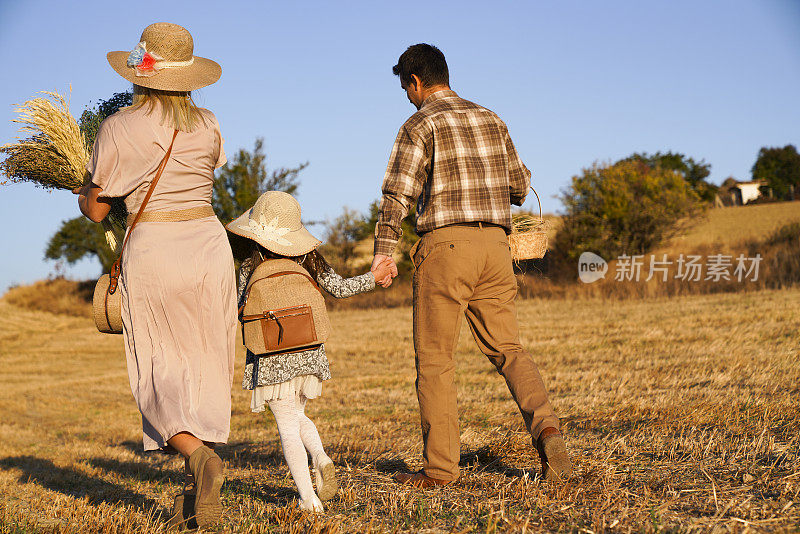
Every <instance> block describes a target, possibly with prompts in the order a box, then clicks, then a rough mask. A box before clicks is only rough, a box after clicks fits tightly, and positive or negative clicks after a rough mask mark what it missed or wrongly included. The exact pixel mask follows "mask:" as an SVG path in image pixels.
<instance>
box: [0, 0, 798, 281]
mask: <svg viewBox="0 0 800 534" xmlns="http://www.w3.org/2000/svg"><path fill="white" fill-rule="evenodd" d="M156 21H169V22H176V23H179V24H181V25H183V26H185V27H187V28H188V29H189V30H190V31H191V32H192V35H193V36H194V40H195V53H196V54H197V55H199V56H203V57H210V58H212V59H215V60H216V61H218V62H219V63H220V64H221V65H222V68H223V74H222V78H221V79H220V81H219V82H218V83H217V84H215V85H213V86H211V87H208V88H206V89H203V90H201V91H199V93H198V94H197V95H196V96H197V100H198V102H199V103H200V104H201V105H203V106H205V107H208V108H210V109H211V110H212V111H214V112H215V113H216V115H217V117H218V119H219V121H220V124H221V127H222V132H223V136H224V137H225V139H226V145H225V146H226V149H227V151H228V154H229V155H230V154H233V153H234V152H235V151H236V150H237V149H238V148H242V147H244V148H251V147H252V146H253V142H254V140H255V138H256V137H259V136H260V137H264V139H265V146H266V151H267V156H268V160H269V164H270V166H292V165H295V164H297V163H300V162H304V161H308V162H310V165H309V167H308V168H307V169H306V170H305V171H303V173H302V174H301V188H300V193H299V200H300V203H301V205H302V207H303V215H304V218H305V219H310V220H322V219H326V218H333V217H335V216H337V215H338V214H339V213H340V212H341V209H342V207H343V206H345V205H346V206H349V207H351V208H354V209H358V210H361V211H363V210H365V209H366V208H367V206H368V205H369V203H370V202H371V201H372V200H374V199H375V198H377V197H378V196H379V193H380V182H381V179H382V177H383V172H384V169H385V165H386V159H387V157H388V155H389V151H390V149H391V145H392V142H393V140H394V136H395V134H396V132H397V129H398V128H399V126H400V125H401V124H402V123H403V121H404V120H405V119H406V118H407V117H408V116H409V115H410V114H411V113H412V112H413V111H414V110H413V108H412V107H411V105H410V104H409V103H408V101H407V100H406V98H405V95H404V93H403V92H402V91H401V90H400V87H399V82H398V80H397V78H396V77H394V76H392V74H391V67H392V65H394V63H395V62H396V59H397V57H398V56H399V55H400V53H402V51H403V50H404V49H405V48H406V47H407V46H408V45H410V44H414V43H417V42H429V43H433V44H435V45H437V46H439V47H440V48H441V49H442V51H443V52H444V53H445V55H446V56H447V60H448V63H449V66H450V73H451V84H452V87H453V89H454V90H456V91H457V92H459V93H460V94H461V95H462V96H463V97H465V98H467V99H469V100H474V101H476V102H478V103H480V104H482V105H484V106H486V107H488V108H490V109H492V110H494V111H496V112H497V113H499V114H500V116H501V117H502V118H503V119H504V120H505V121H506V123H507V124H508V126H509V130H510V132H511V135H512V137H513V139H514V141H515V143H516V145H517V148H518V150H519V152H520V154H521V155H522V157H523V160H524V161H525V162H526V163H527V165H528V167H530V168H531V170H532V171H533V174H534V186H535V187H536V188H537V190H538V191H539V193H540V195H541V196H542V200H543V204H544V209H545V211H553V212H557V211H558V210H559V209H560V204H559V202H558V200H557V199H556V198H554V197H555V195H557V194H558V192H559V191H560V190H561V189H563V188H564V187H565V186H566V185H567V184H568V183H569V180H570V178H571V177H572V176H573V175H575V174H577V173H579V172H580V170H581V168H583V167H586V166H589V165H590V164H591V163H592V162H593V161H596V160H600V161H606V160H615V159H618V158H621V157H624V156H626V155H629V154H630V153H632V152H637V151H648V152H655V151H658V150H661V151H665V150H673V151H679V152H682V153H685V154H687V155H689V156H692V157H694V158H695V159H698V160H699V159H704V160H705V161H706V162H708V163H711V165H712V172H711V181H713V182H715V183H720V182H722V180H724V179H725V178H726V177H728V176H731V175H732V176H734V177H736V178H739V179H747V178H749V175H750V167H751V166H752V164H753V162H754V161H755V157H756V154H757V152H758V149H759V148H760V147H761V146H783V145H785V144H787V143H793V144H795V145H800V106H798V102H797V99H798V96H797V95H798V94H800V1H798V0H761V1H755V0H750V1H744V0H730V1H698V0H695V1H683V0H675V1H670V2H650V1H642V0H638V1H614V0H609V1H604V2H595V1H585V2H579V1H562V2H552V1H548V2H532V1H531V2H523V1H517V2H511V1H500V2H494V3H489V2H471V1H460V2H415V1H410V0H409V1H405V2H391V3H389V2H376V1H372V2H343V1H342V2H304V1H297V2H273V1H263V2H239V1H235V0H232V1H227V2H208V1H205V0H197V1H193V2H177V1H174V2H163V3H162V2H151V1H144V0H143V1H139V2H125V3H120V4H113V3H108V2H101V1H84V2H79V3H78V2H56V1H52V2H42V1H37V0H26V1H24V2H23V1H19V0H18V1H7V0H4V1H2V2H0V64H2V65H3V83H2V84H0V142H7V141H11V140H13V139H14V138H15V137H16V135H17V133H16V126H15V125H13V124H11V122H10V120H11V119H12V118H13V116H14V115H13V113H12V109H13V105H14V104H18V103H21V102H23V101H25V100H26V99H28V98H30V97H31V96H33V95H34V94H35V93H36V92H37V91H41V90H58V91H60V92H64V91H66V90H68V88H69V85H70V84H72V111H73V113H74V114H75V115H79V114H80V112H81V111H82V110H83V108H84V107H85V106H86V105H87V104H89V103H90V102H96V101H97V100H98V99H102V98H107V97H108V96H110V95H111V94H113V93H114V92H117V91H123V90H126V89H127V88H128V85H127V82H126V81H125V80H123V79H122V78H121V77H119V76H118V75H117V74H116V73H114V71H112V70H111V68H110V67H109V66H108V64H107V63H106V59H105V54H106V52H107V51H110V50H130V49H132V48H133V47H134V46H135V45H136V43H137V42H138V38H139V35H140V34H141V31H142V29H143V28H144V27H145V26H146V25H147V24H149V23H151V22H156ZM78 213H79V212H78V210H77V206H76V203H75V198H74V197H73V196H72V195H70V194H69V193H65V192H53V193H47V192H44V191H42V190H41V189H35V188H34V187H32V186H31V185H30V184H18V185H7V186H0V228H2V234H1V235H2V238H1V239H2V245H3V246H2V250H3V251H4V253H3V254H2V258H0V292H2V291H4V290H5V288H6V287H8V286H9V285H10V284H14V283H26V282H31V281H34V280H36V279H40V278H43V277H45V276H47V275H48V274H49V273H51V272H52V271H53V269H54V264H53V262H48V261H45V260H43V251H44V248H45V246H46V243H47V240H48V238H49V237H50V235H52V233H53V232H54V231H55V230H56V229H57V228H58V226H59V224H60V222H61V221H62V220H65V219H68V218H71V217H75V216H77V215H78ZM315 230H316V231H317V233H321V232H322V228H321V227H319V226H317V227H315ZM67 274H68V275H69V276H71V277H75V278H91V277H96V276H97V275H99V264H97V263H96V262H93V261H84V262H80V263H78V264H76V265H75V266H73V267H70V268H68V269H67Z"/></svg>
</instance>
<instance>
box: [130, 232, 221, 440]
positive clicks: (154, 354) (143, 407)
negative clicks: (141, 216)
mask: <svg viewBox="0 0 800 534" xmlns="http://www.w3.org/2000/svg"><path fill="white" fill-rule="evenodd" d="M235 283H236V282H235V276H234V266H233V256H232V254H231V248H230V245H229V243H228V238H227V235H226V233H225V229H224V228H223V227H222V225H221V224H220V223H219V221H218V220H217V218H216V217H209V218H205V219H196V220H191V221H181V222H143V223H139V224H138V225H137V226H136V228H135V230H134V232H133V234H132V235H131V238H130V241H129V242H128V245H127V247H126V249H125V253H124V255H123V261H122V277H121V284H120V286H121V288H122V322H123V326H124V332H123V333H124V337H125V354H126V357H127V362H128V377H129V380H130V385H131V391H132V392H133V396H134V398H135V399H136V404H137V405H138V407H139V411H140V412H141V414H142V431H143V434H144V436H143V444H144V449H145V450H146V451H150V450H157V449H163V448H164V447H165V446H166V442H167V440H168V439H170V438H171V437H172V436H174V435H175V434H178V433H179V432H188V433H190V434H193V435H194V436H195V437H197V438H199V439H201V440H203V441H208V442H214V443H225V442H226V441H227V439H228V434H229V432H230V418H231V383H232V381H233V370H234V362H233V360H234V350H235V343H236V325H237V319H236V286H235Z"/></svg>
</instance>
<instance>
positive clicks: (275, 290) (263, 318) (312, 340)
mask: <svg viewBox="0 0 800 534" xmlns="http://www.w3.org/2000/svg"><path fill="white" fill-rule="evenodd" d="M239 320H240V321H241V322H242V337H243V339H244V345H245V346H246V347H247V348H248V349H249V350H250V351H251V352H253V353H254V354H281V353H286V352H298V351H300V350H306V349H310V348H314V347H318V346H320V345H321V344H322V343H324V342H325V340H326V339H328V335H329V333H330V331H331V325H330V320H329V319H328V312H327V311H326V309H325V299H324V298H323V296H322V293H321V292H320V289H319V286H318V285H317V282H316V281H315V280H314V279H313V278H312V277H311V275H309V274H308V271H306V270H305V269H304V268H303V267H301V266H300V265H298V264H297V263H295V262H294V261H292V260H288V259H272V260H265V261H264V262H262V263H261V264H260V265H259V266H258V267H256V269H255V271H253V274H252V275H250V281H249V282H248V284H247V289H246V290H245V300H244V304H243V305H242V307H241V308H240V309H239Z"/></svg>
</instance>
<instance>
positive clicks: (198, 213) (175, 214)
mask: <svg viewBox="0 0 800 534" xmlns="http://www.w3.org/2000/svg"><path fill="white" fill-rule="evenodd" d="M214 215H215V213H214V208H212V207H211V206H210V205H208V204H207V205H205V206H198V207H196V208H189V209H185V210H174V211H145V212H144V213H142V216H141V218H139V222H180V221H191V220H194V219H205V218H206V217H214ZM135 218H136V214H135V213H131V214H130V215H128V220H127V221H126V222H127V224H128V226H130V225H131V224H132V223H133V220H134V219H135Z"/></svg>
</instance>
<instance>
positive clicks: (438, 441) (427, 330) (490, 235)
mask: <svg viewBox="0 0 800 534" xmlns="http://www.w3.org/2000/svg"><path fill="white" fill-rule="evenodd" d="M412 260H413V262H414V265H415V266H416V271H415V272H414V283H413V288H414V350H415V352H416V366H417V382H416V386H417V398H418V399H419V411H420V418H421V422H422V440H423V453H422V454H423V470H424V472H425V474H426V475H428V476H430V477H434V478H438V479H442V480H455V479H456V478H458V475H459V468H458V462H459V458H460V448H461V443H460V439H459V430H458V406H457V401H456V387H455V383H454V381H453V379H454V376H455V363H454V361H453V350H454V349H455V346H456V343H457V342H458V335H459V330H460V328H461V314H462V313H464V314H465V315H466V318H467V323H468V324H469V327H470V330H471V331H472V335H473V337H474V338H475V342H476V343H477V344H478V347H479V348H480V350H481V352H483V353H484V354H485V355H486V356H487V357H488V358H489V360H490V361H491V362H492V363H493V364H494V366H495V367H496V368H497V372H498V373H500V374H501V375H502V376H503V377H504V378H505V380H506V384H508V389H509V390H510V391H511V395H512V397H513V398H514V401H516V403H517V406H519V410H520V412H521V413H522V418H523V420H524V422H525V427H526V428H527V430H528V432H530V434H531V436H532V438H533V440H534V441H535V440H536V438H538V436H539V433H540V432H541V431H542V430H544V429H545V428H547V427H555V428H556V429H558V428H559V421H558V418H557V417H556V415H555V413H554V412H553V408H552V407H551V406H550V402H549V401H548V400H547V391H546V390H545V387H544V383H543V382H542V377H541V375H540V374H539V369H538V368H537V367H536V364H535V363H534V362H533V358H532V357H531V355H530V354H529V353H528V352H527V351H525V349H523V348H522V345H520V342H519V329H518V326H517V314H516V307H515V306H514V298H515V297H516V295H517V281H516V278H515V277H514V270H513V267H512V263H511V253H510V251H509V246H508V239H507V238H506V234H505V232H504V231H503V229H502V228H499V227H496V226H483V227H480V228H479V227H466V226H447V227H443V228H439V229H437V230H433V231H431V232H428V233H426V234H425V235H424V236H423V237H422V238H421V239H420V242H419V244H418V245H417V247H416V250H415V251H414V253H413V257H412Z"/></svg>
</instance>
